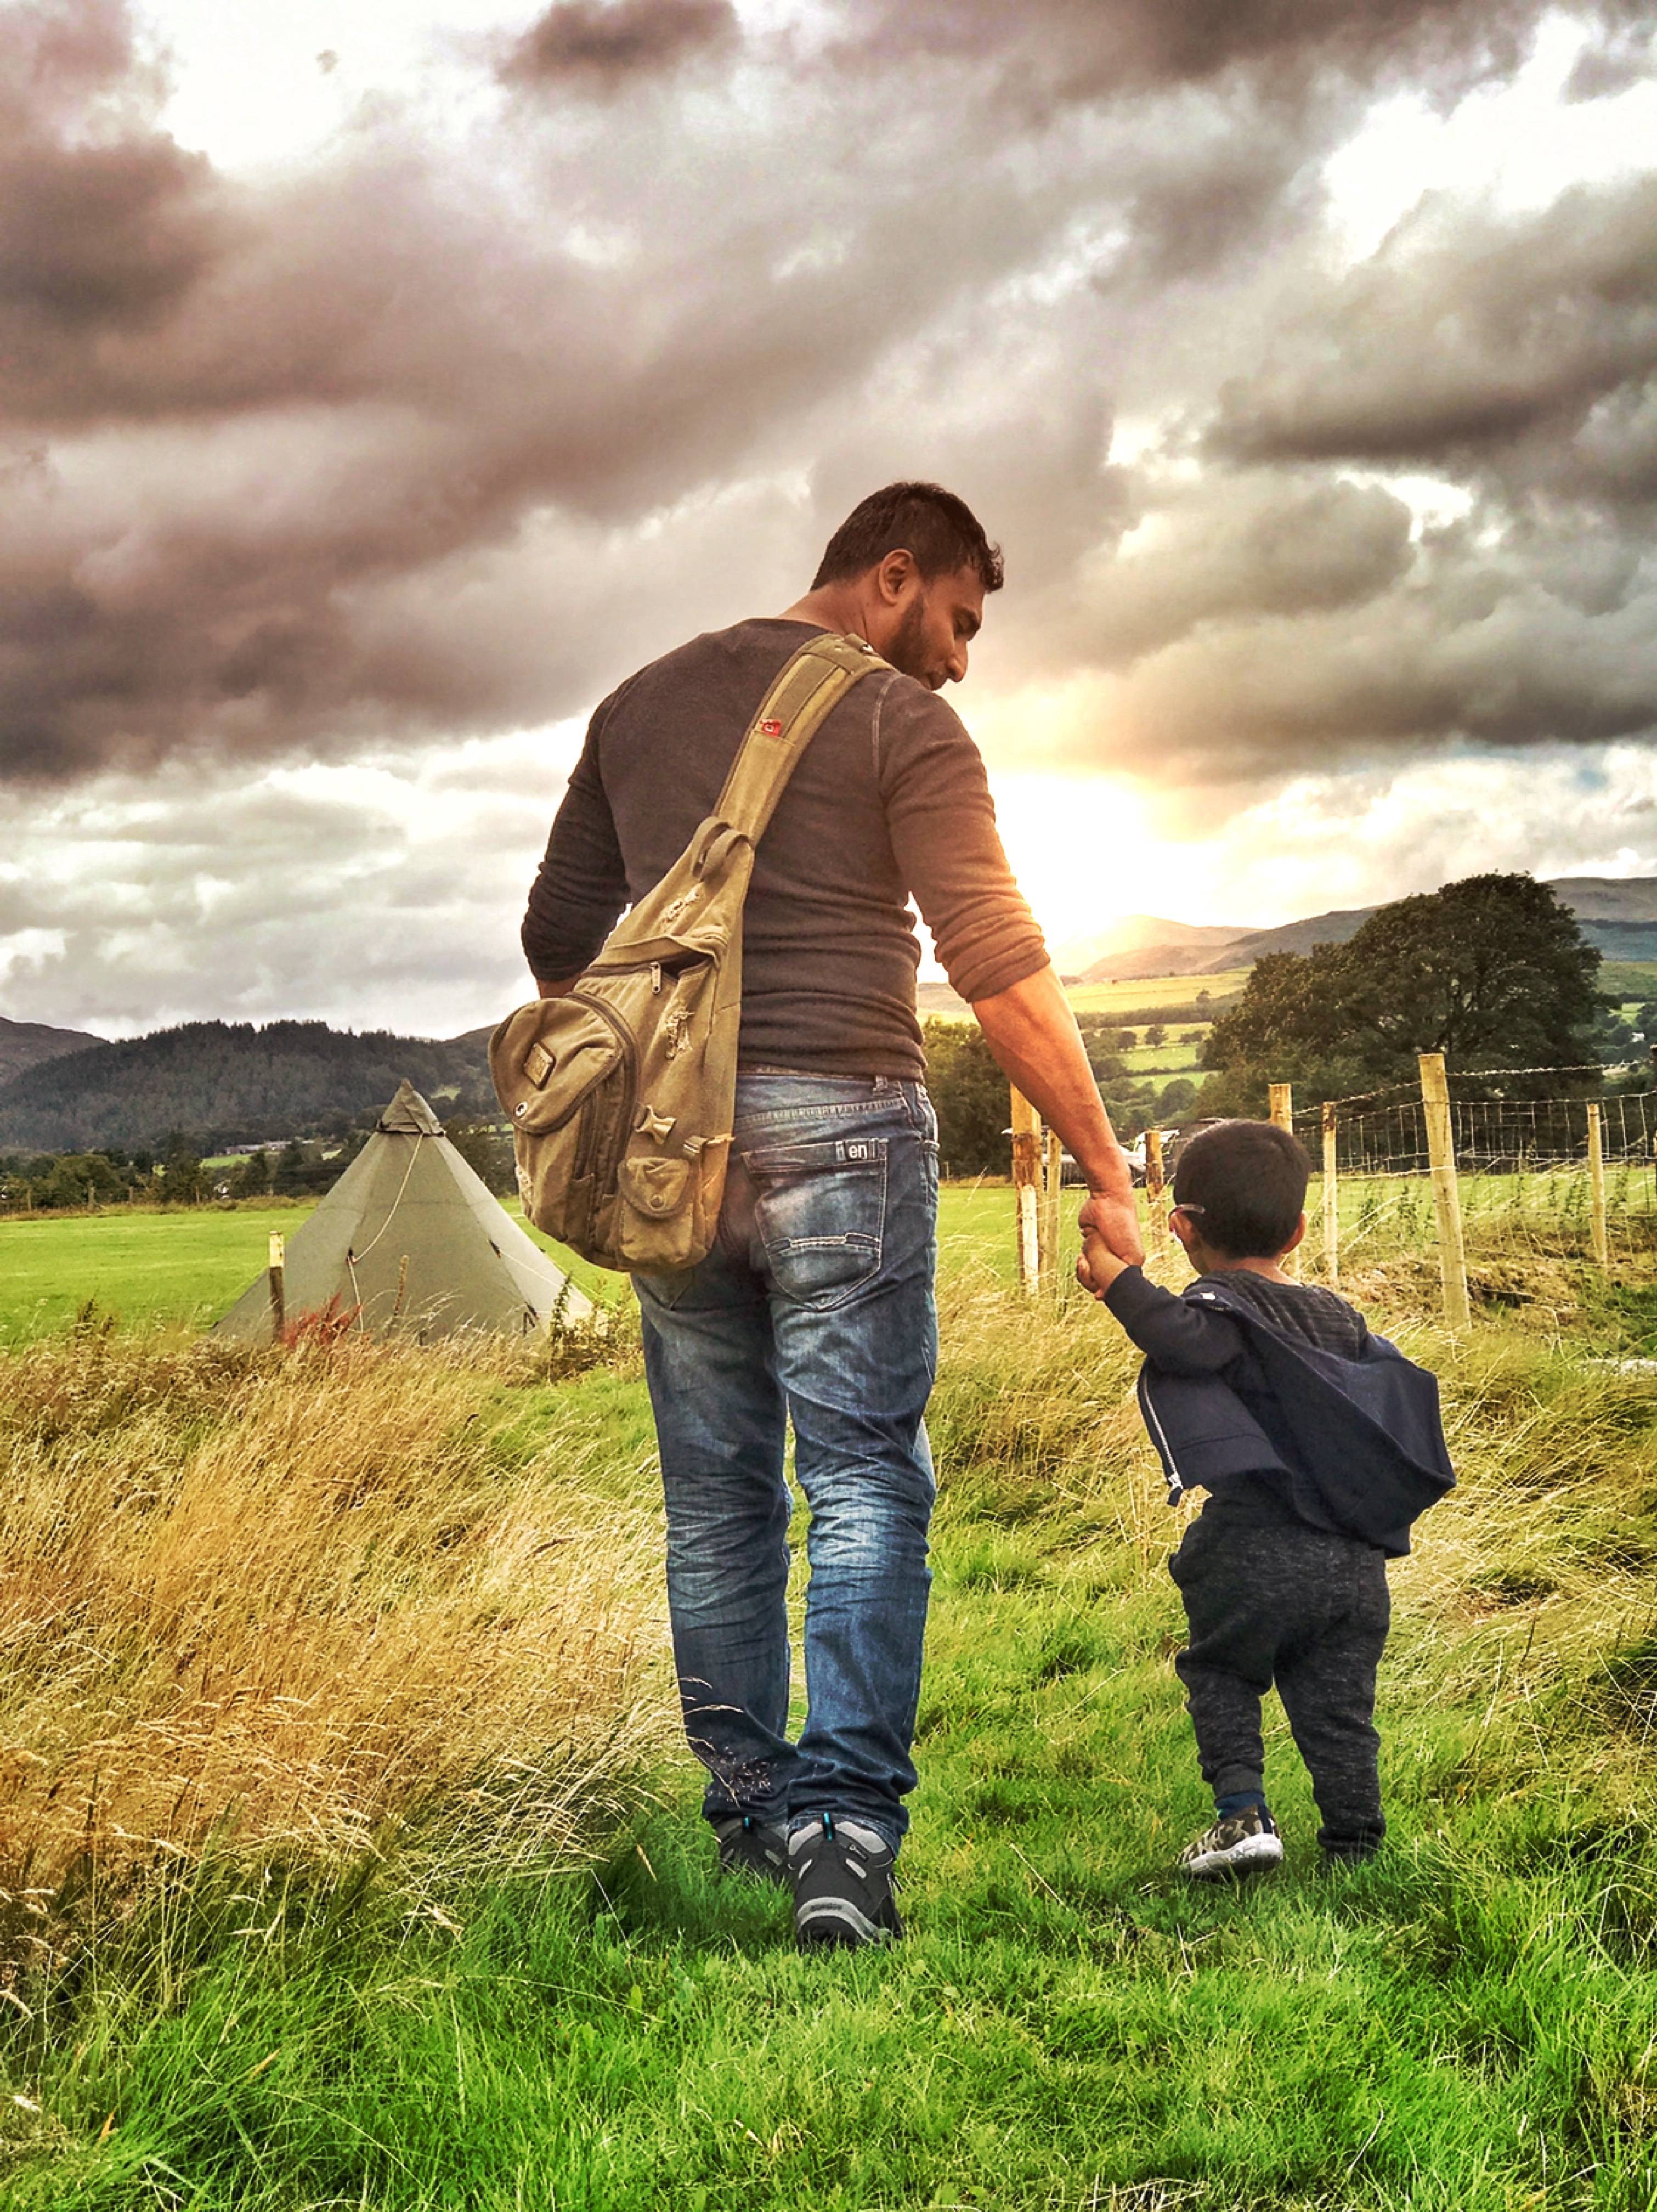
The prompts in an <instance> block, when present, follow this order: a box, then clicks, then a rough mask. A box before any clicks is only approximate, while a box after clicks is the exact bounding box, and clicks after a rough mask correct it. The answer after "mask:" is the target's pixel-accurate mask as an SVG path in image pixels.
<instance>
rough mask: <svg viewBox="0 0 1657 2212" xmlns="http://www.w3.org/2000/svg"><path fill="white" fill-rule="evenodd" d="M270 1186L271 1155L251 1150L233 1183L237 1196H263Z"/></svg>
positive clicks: (233, 1189)
mask: <svg viewBox="0 0 1657 2212" xmlns="http://www.w3.org/2000/svg"><path fill="white" fill-rule="evenodd" d="M231 1188H232V1191H233V1193H234V1195H235V1196H236V1197H237V1198H263V1197H264V1194H265V1193H266V1192H267V1191H268V1190H269V1189H270V1154H269V1153H268V1152H249V1154H248V1155H247V1158H246V1159H245V1160H244V1161H243V1162H242V1164H241V1165H240V1167H239V1168H238V1169H237V1170H236V1173H235V1178H234V1182H233V1183H232V1185H231Z"/></svg>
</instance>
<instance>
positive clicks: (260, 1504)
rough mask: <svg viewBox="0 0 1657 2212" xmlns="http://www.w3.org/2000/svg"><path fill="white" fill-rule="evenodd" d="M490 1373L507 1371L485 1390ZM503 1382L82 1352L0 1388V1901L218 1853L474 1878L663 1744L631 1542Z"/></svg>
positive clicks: (556, 1418)
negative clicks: (421, 1864)
mask: <svg viewBox="0 0 1657 2212" xmlns="http://www.w3.org/2000/svg"><path fill="white" fill-rule="evenodd" d="M514 1363H515V1364H514ZM528 1371H529V1370H528V1368H527V1365H526V1364H525V1355H524V1354H523V1353H521V1352H509V1351H495V1352H491V1351H489V1350H488V1349H485V1348H482V1347H476V1346H474V1347H471V1348H468V1347H466V1346H452V1347H449V1348H447V1349H442V1348H435V1349H434V1348H433V1347H429V1346H428V1347H423V1348H419V1349H415V1348H402V1347H398V1346H350V1347H349V1348H347V1349H344V1350H341V1351H336V1352H321V1351H319V1350H316V1349H311V1350H307V1349H304V1348H301V1349H300V1351H298V1352H286V1353H284V1352H279V1351H278V1352H271V1351H264V1352H251V1351H246V1350H241V1349H234V1348H229V1347H225V1346H218V1345H215V1344H214V1343H212V1342H210V1341H208V1342H202V1343H196V1344H193V1345H179V1344H171V1345H170V1344H168V1343H167V1341H166V1340H162V1339H159V1338H151V1339H148V1340H146V1339H137V1340H132V1339H127V1340H121V1339H118V1338H109V1337H104V1336H100V1335H98V1334H88V1333H84V1332H83V1333H82V1334H80V1335H79V1336H77V1337H71V1338H70V1339H68V1340H56V1341H54V1342H52V1343H49V1344H43V1345H40V1346H36V1347H35V1348H34V1349H33V1350H32V1351H30V1352H27V1353H26V1354H24V1355H21V1356H20V1357H16V1358H11V1359H9V1360H8V1361H7V1362H6V1363H5V1364H4V1369H3V1374H0V1394H3V1395H0V1782H3V1797H0V1887H4V1889H6V1890H8V1891H9V1892H11V1893H14V1894H16V1893H23V1892H28V1893H33V1894H34V1895H36V1896H39V1895H44V1894H46V1893H50V1892H51V1891H52V1889H53V1887H55V1886H56V1885H58V1884H60V1883H62V1881H64V1877H65V1875H67V1874H68V1873H69V1871H70V1869H71V1868H73V1867H74V1866H75V1865H76V1863H77V1862H85V1863H93V1864H95V1865H97V1866H99V1867H100V1868H102V1869H106V1870H107V1869H119V1868H122V1867H130V1866H131V1865H133V1864H136V1863H143V1862H146V1861H149V1860H153V1859H154V1858H155V1856H156V1855H157V1854H158V1853H161V1854H178V1853H185V1854H188V1853H191V1852H192V1851H194V1850H197V1848H198V1847H200V1846H201V1845H202V1844H203V1843H204V1842H205V1841H206V1840H207V1839H208V1838H209V1837H213V1836H215V1835H218V1836H220V1837H226V1838H231V1839H234V1841H236V1842H237V1843H239V1844H251V1845H254V1846H257V1847H258V1849H259V1850H265V1851H291V1852H294V1853H297V1854H302V1855H305V1856H306V1857H313V1858H317V1859H320V1860H323V1861H330V1862H338V1861H341V1860H343V1859H344V1858H346V1857H352V1856H355V1855H359V1854H361V1852H362V1851H363V1850H365V1849H367V1850H383V1849H384V1848H385V1845H386V1844H387V1841H388V1839H389V1838H391V1837H393V1836H397V1837H400V1838H403V1839H404V1842H405V1843H407V1842H408V1841H409V1840H410V1839H411V1838H416V1837H417V1838H423V1839H424V1841H425V1843H426V1844H427V1845H428V1847H429V1848H431V1849H433V1850H441V1849H442V1848H444V1847H445V1846H446V1845H457V1846H458V1847H460V1848H463V1849H464V1850H465V1851H466V1852H467V1854H468V1855H475V1854H476V1852H478V1851H479V1850H488V1851H489V1852H491V1853H493V1854H494V1855H495V1858H496V1860H497V1863H506V1862H507V1861H508V1860H509V1859H511V1858H513V1857H522V1856H524V1855H525V1854H528V1855H531V1856H535V1855H538V1856H539V1857H542V1858H544V1855H545V1853H546V1851H547V1850H548V1848H549V1846H553V1847H555V1846H558V1845H560V1844H568V1842H569V1841H570V1840H571V1839H572V1838H574V1837H576V1836H577V1835H578V1834H579V1833H580V1831H581V1829H582V1826H583V1824H584V1823H585V1822H586V1821H587V1820H589V1819H590V1818H591V1817H592V1815H593V1814H595V1812H598V1811H600V1810H603V1809H605V1808H614V1807H616V1805H618V1804H620V1803H622V1802H628V1799H629V1797H630V1796H631V1795H632V1794H634V1793H635V1792H636V1790H638V1788H639V1787H640V1777H641V1775H642V1773H643V1771H644V1769H645V1767H646V1764H647V1762H648V1761H649V1759H651V1758H652V1756H653V1754H654V1752H655V1750H656V1749H657V1747H659V1742H660V1741H661V1740H662V1736H663V1732H664V1726H665V1719H664V1715H663V1714H662V1712H661V1711H660V1710H659V1688H658V1687H656V1686H652V1685H651V1684H650V1683H649V1682H648V1680H647V1677H646V1668H647V1664H648V1662H649V1661H650V1659H651V1658H652V1655H653V1654H654V1652H655V1651H656V1650H657V1648H658V1646H659V1642H660V1628H659V1620H658V1616H657V1608H658V1606H659V1592H658V1584H659V1570H658V1567H657V1559H658V1555H659V1544H658V1541H657V1539H656V1536H655V1534H654V1532H653V1530H652V1528H651V1526H650V1524H649V1520H648V1516H647V1515H646V1514H645V1513H644V1512H642V1511H640V1510H628V1509H624V1508H622V1507H619V1506H616V1505H612V1504H606V1503H605V1502H604V1495H603V1476H604V1471H605V1470H604V1456H603V1452H604V1447H603V1445H602V1443H601V1442H600V1440H599V1436H598V1429H597V1425H595V1424H593V1423H592V1422H591V1421H589V1420H586V1419H583V1418H582V1416H581V1414H580V1407H579V1404H578V1403H577V1402H576V1401H577V1400H578V1399H579V1391H580V1386H579V1385H577V1386H575V1396H574V1398H573V1397H572V1395H571V1393H570V1392H569V1391H568V1390H566V1391H562V1392H556V1393H552V1394H549V1396H548V1399H547V1404H546V1412H545V1417H544V1423H543V1424H537V1421H535V1420H526V1418H525V1416H526V1412H527V1410H528V1409H527V1408H526V1407H525V1401H524V1397H523V1394H522V1391H521V1389H517V1388H514V1384H518V1383H523V1382H524V1381H525V1379H526V1377H527V1375H528Z"/></svg>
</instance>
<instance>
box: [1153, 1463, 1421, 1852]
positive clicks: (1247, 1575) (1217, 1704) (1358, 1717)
mask: <svg viewBox="0 0 1657 2212" xmlns="http://www.w3.org/2000/svg"><path fill="white" fill-rule="evenodd" d="M1168 1572H1169V1573H1170V1574H1171V1575H1172V1576H1173V1577H1174V1581H1175V1582H1176V1583H1178V1584H1179V1586H1180V1594H1181V1596H1182V1597H1183V1598H1184V1600H1185V1609H1186V1620H1187V1623H1188V1625H1189V1629H1190V1637H1191V1640H1190V1642H1189V1644H1187V1647H1186V1649H1185V1650H1183V1651H1181V1653H1180V1655H1179V1656H1178V1657H1177V1658H1176V1659H1175V1660H1174V1668H1175V1669H1176V1671H1177V1673H1178V1674H1179V1677H1180V1680H1181V1681H1182V1682H1183V1683H1184V1684H1185V1687H1186V1700H1187V1706H1188V1708H1189V1711H1190V1713H1191V1719H1192V1724H1193V1727H1194V1728H1195V1729H1196V1731H1197V1751H1198V1755H1199V1758H1200V1759H1201V1761H1202V1769H1203V1777H1204V1779H1205V1781H1206V1782H1207V1783H1208V1784H1209V1787H1210V1788H1211V1790H1213V1792H1214V1794H1215V1796H1217V1797H1226V1796H1232V1795H1233V1794H1234V1793H1235V1792H1237V1791H1241V1790H1263V1786H1264V1784H1263V1773H1262V1770H1263V1769H1264V1766H1265V1764H1266V1749H1265V1746H1264V1744H1263V1743H1262V1741H1261V1740H1260V1699H1262V1698H1263V1697H1264V1696H1265V1695H1266V1692H1267V1691H1268V1690H1269V1689H1270V1688H1271V1687H1272V1684H1273V1682H1275V1683H1276V1684H1277V1689H1278V1697H1279V1698H1281V1699H1282V1700H1283V1708H1284V1712H1285V1713H1287V1715H1288V1716H1289V1725H1290V1729H1292V1730H1293V1731H1294V1736H1295V1741H1296V1745H1297V1746H1298V1747H1299V1749H1300V1754H1301V1757H1302V1759H1304V1760H1305V1761H1306V1765H1307V1769H1308V1772H1309V1773H1310V1775H1311V1777H1312V1790H1313V1794H1314V1796H1315V1797H1316V1799H1317V1801H1318V1810H1319V1812H1320V1813H1321V1814H1322V1815H1323V1826H1322V1828H1321V1830H1320V1832H1319V1836H1318V1841H1319V1842H1320V1844H1322V1845H1323V1847H1324V1849H1325V1850H1326V1851H1328V1852H1330V1853H1331V1854H1332V1855H1333V1856H1335V1857H1366V1856H1367V1855H1368V1854H1369V1852H1370V1851H1372V1850H1374V1849H1375V1846H1376V1844H1379V1843H1380V1841H1381V1838H1382V1836H1383V1835H1384V1834H1385V1833H1386V1832H1387V1823H1386V1821H1385V1820H1383V1819H1382V1818H1381V1777H1380V1773H1379V1771H1378V1766H1377V1757H1378V1754H1379V1752H1380V1748H1381V1738H1380V1737H1379V1736H1378V1735H1376V1734H1375V1720H1374V1714H1375V1669H1376V1667H1377V1666H1378V1665H1379V1664H1380V1661H1381V1650H1382V1648H1383V1646H1384V1645H1385V1644H1386V1642H1387V1627H1388V1625H1389V1623H1390V1621H1391V1619H1392V1605H1391V1600H1390V1598H1389V1596H1388V1595H1387V1561H1386V1558H1385V1555H1384V1554H1383V1553H1381V1552H1378V1551H1377V1550H1376V1549H1375V1546H1374V1545H1373V1544H1365V1543H1363V1542H1361V1541H1359V1540H1358V1539H1357V1537H1355V1536H1336V1535H1328V1534H1325V1533H1324V1532H1323V1531H1322V1530H1321V1529H1319V1528H1308V1527H1307V1526H1306V1525H1305V1524H1304V1523H1303V1522H1258V1521H1253V1520H1249V1519H1246V1518H1244V1517H1242V1516H1234V1515H1232V1514H1229V1513H1227V1512H1225V1511H1224V1510H1223V1509H1222V1510H1215V1508H1214V1507H1212V1506H1210V1507H1209V1508H1208V1509H1207V1510H1205V1512H1204V1513H1203V1514H1202V1515H1201V1516H1199V1518H1198V1519H1197V1520H1195V1521H1193V1522H1192V1524H1191V1526H1190V1528H1187V1531H1186V1534H1185V1540H1184V1541H1183V1542H1182V1543H1181V1546H1180V1548H1179V1550H1178V1551H1177V1552H1175V1553H1174V1557H1173V1558H1172V1559H1170V1560H1169V1562H1168Z"/></svg>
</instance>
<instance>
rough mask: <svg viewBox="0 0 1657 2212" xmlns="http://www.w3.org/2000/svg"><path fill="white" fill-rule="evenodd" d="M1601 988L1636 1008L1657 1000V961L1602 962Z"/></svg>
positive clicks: (1612, 996) (1609, 995) (1600, 964)
mask: <svg viewBox="0 0 1657 2212" xmlns="http://www.w3.org/2000/svg"><path fill="white" fill-rule="evenodd" d="M1599 988H1600V989H1601V990H1602V991H1604V992H1605V994H1606V995H1607V996H1608V997H1611V998H1616V999H1620V1000H1624V1001H1625V1002H1626V1003H1627V1004H1628V1005H1630V1006H1642V1005H1644V1004H1645V1003H1647V1002H1648V1000H1652V999H1657V960H1604V961H1601V963H1599Z"/></svg>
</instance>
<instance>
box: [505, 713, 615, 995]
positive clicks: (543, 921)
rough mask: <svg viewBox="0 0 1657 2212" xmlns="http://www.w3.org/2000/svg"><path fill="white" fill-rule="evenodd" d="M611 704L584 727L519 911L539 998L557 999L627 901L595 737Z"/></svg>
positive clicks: (565, 989) (526, 952)
mask: <svg viewBox="0 0 1657 2212" xmlns="http://www.w3.org/2000/svg"><path fill="white" fill-rule="evenodd" d="M608 705H609V702H608V701H606V702H605V705H604V707H601V708H599V709H598V713H597V714H595V715H594V716H593V718H592V724H591V725H590V726H589V728H588V731H587V738H586V744H585V745H584V746H583V747H582V749H581V757H580V760H579V761H577V763H576V764H575V772H574V775H572V776H571V777H570V780H569V788H568V790H567V791H566V792H565V793H564V799H563V804H562V805H561V806H560V807H559V809H558V814H557V818H556V819H555V822H554V823H553V825H552V835H551V836H550V837H549V839H548V841H547V851H546V857H545V859H544V860H543V861H542V863H541V866H540V870H539V872H538V873H537V876H536V878H535V882H534V884H532V885H531V890H530V898H529V910H528V912H527V913H526V914H525V916H524V929H523V945H524V954H525V958H526V959H527V960H528V962H529V964H530V972H531V974H532V975H534V977H535V979H536V984H535V987H536V989H537V992H538V993H539V994H540V995H541V997H542V998H543V999H560V998H562V996H563V995H564V994H565V992H566V991H568V989H569V988H570V987H571V986H572V984H574V981H575V980H576V978H577V977H578V976H579V975H580V973H581V971H582V969H584V968H585V967H586V964H587V963H588V962H589V961H590V960H591V959H592V957H593V956H594V954H595V953H596V952H597V951H598V948H599V946H600V945H602V944H603V943H604V939H605V938H606V937H607V936H608V934H609V933H610V927H611V925H612V924H613V923H614V921H615V920H616V916H617V915H619V914H620V913H621V911H622V908H623V907H624V906H625V905H626V904H627V896H628V883H627V872H626V870H625V868H624V867H623V866H622V854H621V848H620V846H619V845H618V844H617V842H616V824H615V822H614V820H613V818H612V817H611V815H610V801H609V799H607V798H606V797H605V795H604V783H603V781H602V779H601V778H600V776H599V774H598V735H599V732H600V731H601V729H602V727H603V722H604V714H605V712H606V709H607V708H608ZM549 979H561V980H549Z"/></svg>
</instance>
